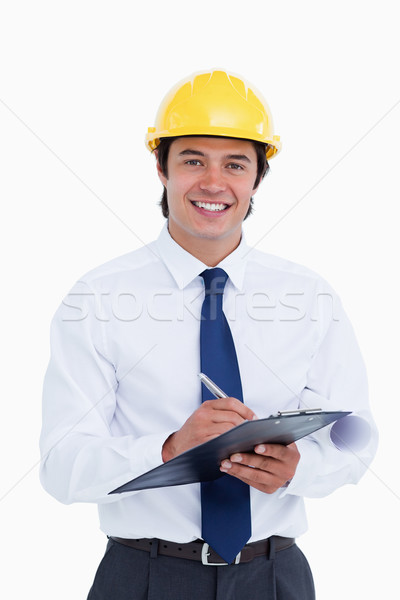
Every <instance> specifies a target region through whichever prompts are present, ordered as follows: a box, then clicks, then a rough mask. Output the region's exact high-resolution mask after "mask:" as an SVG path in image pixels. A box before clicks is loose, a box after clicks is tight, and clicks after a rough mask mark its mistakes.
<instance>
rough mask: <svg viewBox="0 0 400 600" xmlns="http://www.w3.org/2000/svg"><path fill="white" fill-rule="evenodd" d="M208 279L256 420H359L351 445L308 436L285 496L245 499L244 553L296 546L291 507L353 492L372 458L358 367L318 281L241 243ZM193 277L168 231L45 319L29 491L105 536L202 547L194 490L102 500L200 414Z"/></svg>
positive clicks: (189, 260) (338, 312)
mask: <svg viewBox="0 0 400 600" xmlns="http://www.w3.org/2000/svg"><path fill="white" fill-rule="evenodd" d="M218 266H219V267H221V268H223V269H224V270H225V271H226V272H227V273H228V275H229V279H228V281H227V284H226V288H225V293H224V301H223V302H224V312H225V314H226V316H227V318H228V321H229V324H230V327H231V330H232V334H233V338H234V340H235V345H236V351H237V355H238V361H239V366H240V372H241V378H242V386H243V395H244V401H245V403H246V404H247V405H248V406H249V407H250V408H251V409H252V410H253V411H254V412H255V413H256V415H257V416H258V417H260V418H261V417H267V416H269V415H270V414H272V413H276V412H277V411H284V410H290V409H295V408H298V407H300V408H306V407H307V408H322V409H325V410H351V411H353V414H356V415H358V416H359V417H361V419H359V423H362V424H363V425H362V427H361V428H360V427H358V429H359V430H360V431H361V434H362V435H361V437H360V436H359V439H358V441H354V444H352V443H351V438H350V437H349V436H348V432H347V429H348V428H347V429H346V428H344V429H342V430H340V429H339V430H337V431H338V437H337V438H336V445H335V444H334V443H333V442H332V439H331V428H329V427H328V428H325V429H323V430H320V431H319V432H317V433H315V434H313V435H310V436H308V437H307V438H304V439H302V440H300V441H298V442H297V446H298V449H299V452H300V455H301V458H300V462H299V464H298V467H297V471H296V474H295V476H294V478H293V479H292V481H291V482H290V483H289V485H287V486H286V487H283V488H282V489H280V490H278V491H276V492H275V493H274V494H265V493H262V492H260V491H257V490H255V489H254V488H251V513H252V537H251V539H250V541H255V540H259V539H263V538H266V537H268V536H270V535H273V534H277V535H283V536H290V537H297V536H299V535H300V534H302V533H303V532H304V531H305V530H306V528H307V522H306V515H305V510H304V501H303V496H309V497H319V496H324V495H326V494H329V493H330V492H332V491H333V490H335V489H336V488H337V487H339V486H341V485H343V484H346V483H356V482H357V481H358V480H359V478H360V477H361V475H362V474H363V473H364V472H365V470H366V468H367V466H368V464H369V463H370V461H371V460H372V457H373V455H374V452H375V449H376V444H377V433H376V429H375V425H374V423H373V420H372V417H371V415H370V412H369V408H368V400H367V381H366V374H365V369H364V364H363V361H362V358H361V355H360V352H359V349H358V346H357V342H356V340H355V337H354V333H353V330H352V327H351V325H350V323H349V321H348V319H347V317H346V315H345V313H344V312H343V309H342V306H341V304H340V301H339V300H338V298H337V295H336V294H335V292H334V291H333V290H332V289H331V288H330V287H329V285H328V284H327V283H326V282H325V281H324V280H322V279H321V278H320V277H319V276H318V275H316V274H315V273H313V272H311V271H309V270H308V269H306V268H304V267H301V266H298V265H296V264H293V263H291V262H288V261H286V260H283V259H280V258H277V257H274V256H270V255H267V254H264V253H261V252H259V251H258V250H252V249H251V248H249V247H248V246H247V245H246V243H245V241H244V239H243V238H242V241H241V243H240V245H239V246H238V248H237V249H236V250H235V251H234V252H233V253H232V254H230V255H229V256H228V257H227V258H225V259H224V260H223V261H222V262H221V263H220V264H219V265H218ZM205 268H207V267H206V265H204V264H203V263H202V262H200V261H199V260H198V259H196V258H195V257H193V256H192V255H191V254H189V253H188V252H186V251H185V250H184V249H183V248H182V247H181V246H179V245H178V244H177V243H176V242H175V241H174V240H173V239H172V238H171V237H170V235H169V233H168V228H167V224H166V225H165V227H164V229H163V230H162V232H161V234H160V237H159V238H158V240H157V241H155V242H153V243H151V244H149V245H148V246H145V247H143V248H141V249H139V250H136V251H134V252H131V253H129V254H127V255H124V256H122V257H119V258H117V259H114V260H112V261H110V262H108V263H106V264H105V265H102V266H100V267H98V268H96V269H94V270H93V271H91V272H90V273H88V274H87V275H85V276H84V277H83V278H82V279H81V280H79V281H78V282H77V283H76V285H75V286H74V287H73V288H72V290H71V292H70V293H69V294H68V295H67V296H66V298H65V299H64V301H63V303H62V305H61V306H60V308H59V310H58V311H57V313H56V315H55V317H54V319H53V322H52V329H51V359H50V363H49V367H48V370H47V373H46V377H45V383H44V399H43V429H42V435H41V452H42V457H43V459H42V465H41V481H42V484H43V486H44V487H45V489H46V490H47V491H48V492H49V493H50V494H52V495H53V496H54V497H55V498H57V499H58V500H60V501H61V502H64V503H66V504H69V503H72V502H95V503H97V504H98V507H99V515H100V527H101V529H102V531H103V532H104V533H105V534H107V535H113V536H119V537H125V538H141V537H147V538H152V537H158V538H162V539H168V540H172V541H175V542H182V543H183V542H187V541H191V540H193V539H196V538H200V537H201V515H200V484H191V485H183V486H176V487H169V488H160V489H153V490H145V491H140V492H129V493H125V494H121V495H119V494H115V495H108V493H109V492H110V491H111V490H113V489H115V488H117V487H118V486H120V485H122V484H124V483H126V482H127V481H129V480H131V479H133V478H134V477H137V476H138V475H140V474H142V473H144V472H146V471H148V470H149V469H152V468H154V467H156V466H157V465H159V464H161V463H162V458H161V450H162V445H163V443H164V441H165V440H166V438H167V437H168V436H169V435H170V434H171V433H172V432H174V431H176V430H177V429H179V428H180V427H181V426H182V424H183V423H184V421H185V420H186V419H187V418H188V417H189V416H190V415H191V414H192V413H193V412H194V411H195V410H196V409H197V408H198V407H199V405H200V403H201V388H200V386H201V383H200V381H199V379H198V373H199V371H200V349H199V337H200V312H201V306H202V302H203V299H204V282H203V279H202V278H201V277H200V276H199V274H200V273H201V272H202V271H203V270H204V269H205ZM216 383H217V384H218V382H216ZM210 398H212V395H211V394H210ZM349 418H351V417H348V418H347V419H349ZM344 420H346V419H344ZM338 423H340V421H339V422H338ZM356 429H357V428H356ZM341 442H342V443H341ZM339 446H340V447H342V449H339V448H338V447H339Z"/></svg>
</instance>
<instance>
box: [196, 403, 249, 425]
mask: <svg viewBox="0 0 400 600" xmlns="http://www.w3.org/2000/svg"><path fill="white" fill-rule="evenodd" d="M202 406H206V408H212V409H213V410H222V411H229V412H235V413H237V414H238V415H239V416H240V417H242V418H243V419H244V420H245V421H252V420H253V419H256V418H257V416H256V414H255V413H254V412H253V411H252V410H251V408H249V407H248V406H246V404H243V402H241V401H240V400H238V399H237V398H216V399H215V400H206V401H205V402H203V404H202Z"/></svg>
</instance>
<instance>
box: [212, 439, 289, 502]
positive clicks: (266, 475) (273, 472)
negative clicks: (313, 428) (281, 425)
mask: <svg viewBox="0 0 400 600" xmlns="http://www.w3.org/2000/svg"><path fill="white" fill-rule="evenodd" d="M299 460H300V454H299V451H298V450H297V446H296V444H294V443H293V444H289V446H281V445H280V444H260V445H258V446H256V447H255V448H254V453H245V452H241V453H240V454H232V455H231V456H230V457H229V459H227V460H223V461H222V463H221V467H220V469H221V471H222V472H223V473H228V474H229V475H232V476H233V477H237V478H238V479H241V480H242V481H244V482H245V483H247V484H248V485H250V486H252V487H254V488H256V489H257V490H260V491H261V492H265V493H266V494H273V493H274V492H276V490H278V489H279V488H281V487H282V486H283V485H284V484H285V483H287V482H288V481H290V480H291V479H292V477H293V476H294V474H295V472H296V467H297V465H298V462H299Z"/></svg>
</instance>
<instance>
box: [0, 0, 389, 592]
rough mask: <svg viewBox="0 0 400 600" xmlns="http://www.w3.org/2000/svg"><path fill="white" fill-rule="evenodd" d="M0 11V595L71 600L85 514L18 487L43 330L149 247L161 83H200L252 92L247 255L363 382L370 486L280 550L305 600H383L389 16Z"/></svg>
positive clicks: (267, 8) (325, 508)
mask: <svg viewBox="0 0 400 600" xmlns="http://www.w3.org/2000/svg"><path fill="white" fill-rule="evenodd" d="M0 7H1V8H0V194H1V209H2V219H1V236H0V239H1V244H2V249H1V258H2V267H1V295H0V300H1V317H2V320H1V331H2V334H1V351H2V361H1V365H2V374H1V414H2V419H1V436H0V456H1V482H0V498H1V500H0V520H1V529H0V532H1V539H0V553H1V556H2V557H1V566H2V575H1V578H0V595H1V597H2V598H6V599H8V598H10V599H11V598H12V599H14V598H15V599H20V598H25V597H28V596H29V597H31V596H36V595H37V597H38V598H42V599H53V598H57V599H58V600H62V599H66V600H71V599H75V598H76V599H78V598H86V594H87V592H88V590H89V587H90V585H91V582H92V580H93V577H94V573H95V570H96V568H97V565H98V562H99V560H100V558H101V555H102V554H103V551H104V547H105V539H104V536H103V534H101V532H100V531H99V529H98V521H97V511H96V507H95V506H93V505H82V504H77V505H72V506H63V505H61V504H59V503H57V502H56V501H55V500H53V499H52V498H51V497H50V496H48V495H47V494H46V493H45V492H44V491H43V490H42V489H41V487H40V484H39V482H38V462H39V453H38V437H39V431H40V421H41V386H42V380H43V375H44V372H45V369H46V365H47V361H48V358H49V346H48V332H49V324H50V319H51V317H52V315H53V313H54V311H55V310H56V308H57V306H58V304H59V303H60V301H61V299H62V297H63V295H64V294H65V293H66V292H67V291H68V290H69V289H70V287H71V286H72V285H73V283H74V282H75V280H76V279H77V278H78V277H79V276H80V275H82V274H83V273H84V272H86V271H87V270H89V269H91V268H92V267H95V266H96V265H98V264H100V263H102V262H104V261H106V260H108V259H110V258H112V257H114V256H117V255H119V254H123V253H125V252H128V251H130V250H131V249H134V248H137V247H140V246H141V245H142V243H143V242H148V241H151V240H152V239H154V238H155V237H156V236H157V235H158V232H159V230H160V228H161V226H162V224H163V218H162V216H161V212H160V209H159V207H158V206H157V202H158V199H159V196H160V192H161V186H160V183H159V182H158V180H157V178H156V174H155V166H154V159H153V157H152V156H151V155H150V154H149V153H148V152H147V150H146V149H145V146H144V143H143V139H144V134H145V131H146V130H147V127H148V126H150V125H152V124H153V119H154V116H155V112H156V109H157V107H158V104H159V102H160V100H161V98H162V96H163V95H164V94H165V93H166V91H167V90H168V89H169V88H170V87H171V85H172V84H174V83H175V82H176V81H178V80H180V79H181V78H183V77H185V76H186V75H188V74H190V73H192V72H193V71H197V70H204V69H207V68H211V67H222V68H226V69H228V70H231V71H233V72H236V73H239V74H242V75H243V76H244V77H245V78H247V79H248V80H250V81H251V82H253V83H254V84H255V85H256V87H258V88H259V89H260V90H262V92H263V94H264V95H265V97H266V98H267V100H268V102H269V104H270V107H271V109H272V112H273V115H274V120H275V128H276V133H278V134H280V135H281V137H282V141H283V151H282V153H281V154H280V155H279V156H278V157H276V158H275V159H273V161H271V173H270V174H269V175H268V177H267V179H266V180H265V182H264V184H263V186H262V187H261V189H260V190H259V192H258V194H257V196H256V213H255V215H254V216H253V217H251V218H250V219H249V220H248V221H247V222H246V233H247V240H248V242H249V243H250V244H252V245H257V247H258V248H259V249H261V250H264V251H266V252H270V253H272V254H277V255H280V256H284V257H286V258H288V259H290V260H293V261H295V262H299V263H302V264H305V265H307V266H308V267H310V268H312V269H314V270H316V271H318V272H319V273H320V274H321V275H323V276H324V277H325V278H326V279H327V280H328V281H329V282H330V283H331V284H332V285H333V287H334V288H335V289H336V290H337V292H338V293H339V295H340V296H341V298H342V300H343V303H344V306H345V308H346V310H347V312H348V314H349V316H350V319H351V320H352V322H353V325H354V328H355V330H356V334H357V337H358V339H359V343H360V346H361V349H362V352H363V355H364V358H365V361H366V364H367V369H368V373H369V380H370V391H371V404H372V408H373V412H374V415H375V418H376V421H377V424H378V427H379V430H380V448H379V451H378V454H377V457H376V459H375V461H374V463H373V465H372V468H371V469H370V470H369V472H368V473H367V474H366V476H365V477H364V478H363V480H362V481H361V482H360V484H359V485H358V486H356V487H354V486H349V487H346V488H343V489H341V490H338V491H337V492H335V493H334V494H333V495H332V496H330V497H328V498H325V499H319V500H312V501H308V502H307V505H308V515H309V525H310V530H309V532H308V533H307V534H306V535H305V536H304V537H303V538H302V539H301V540H300V546H301V547H302V549H303V550H304V551H305V553H306V555H307V556H308V558H309V561H310V563H311V566H312V569H313V573H314V577H315V582H316V587H317V593H318V598H319V600H330V599H336V598H338V597H340V598H345V599H353V598H362V599H363V600H368V599H372V598H374V599H375V598H377V597H380V596H381V595H382V594H383V591H382V587H383V586H384V587H385V589H387V590H391V592H390V596H391V597H395V596H396V593H397V592H396V590H398V589H399V586H398V558H397V556H396V554H397V552H396V546H394V544H393V540H394V539H395V538H396V536H398V535H399V508H400V503H399V500H400V481H399V468H398V445H397V443H396V437H397V431H398V425H396V422H397V423H398V421H399V419H400V406H399V387H398V378H397V375H398V372H399V352H398V347H399V339H400V331H399V311H398V302H399V286H398V277H399V269H398V259H399V244H398V240H397V238H398V231H397V230H398V211H397V206H398V204H399V201H400V198H399V177H398V171H399V167H398V163H399V132H400V130H399V126H400V83H399V76H398V73H399V51H400V43H399V34H398V22H399V21H398V15H397V8H398V3H397V2H396V1H395V0H393V1H387V0H381V1H380V2H379V3H378V2H370V1H368V0H363V1H361V0H353V1H350V0H346V1H344V0H335V1H334V2H333V1H325V2H321V1H312V0H305V1H303V2H298V1H297V0H296V1H295V0H286V1H285V2H283V1H281V2H278V1H276V0H275V1H270V0H263V1H256V0H247V1H246V2H244V1H243V0H242V1H237V0H229V2H228V1H226V2H218V1H216V0H212V1H211V0H203V1H202V2H197V3H196V2H183V1H182V2H181V1H179V0H169V1H168V2H165V1H155V0H153V1H152V2H148V3H146V4H140V5H139V3H136V2H134V1H131V2H128V1H121V0H114V1H113V2H111V1H110V2H105V1H85V0H80V1H79V2H78V1H76V0H72V1H71V0H69V1H68V2H66V1H65V2H58V1H54V0H52V1H43V0H39V1H35V2H29V1H25V2H23V1H18V0H12V1H11V0H10V1H5V2H4V1H3V2H1V4H0ZM293 207H294V208H293ZM292 208H293V209H292ZM286 213H288V214H286ZM285 214H286V216H285ZM276 223H278V224H277V225H276V226H275V227H274V225H275V224H276ZM271 229H272V231H271ZM227 600H229V599H227Z"/></svg>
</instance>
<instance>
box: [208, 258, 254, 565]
mask: <svg viewBox="0 0 400 600" xmlns="http://www.w3.org/2000/svg"><path fill="white" fill-rule="evenodd" d="M201 277H203V279H204V284H205V298H204V302H203V306H202V309H201V325H200V357H201V370H202V372H203V373H205V374H206V375H208V377H210V378H211V379H212V380H213V381H214V382H215V383H216V384H217V385H218V387H220V388H221V389H222V390H223V391H224V392H225V393H226V394H227V395H228V396H233V397H234V398H238V400H240V401H241V402H243V392H242V383H241V380H240V372H239V365H238V361H237V356H236V350H235V345H234V342H233V338H232V333H231V330H230V327H229V325H228V322H227V320H226V317H225V315H224V313H223V310H222V300H223V293H224V288H225V283H226V280H227V279H228V275H227V274H226V273H225V271H224V270H223V269H220V268H218V267H217V268H215V269H207V270H206V271H203V273H201ZM209 399H210V392H209V391H208V390H207V389H206V388H205V387H204V386H202V401H203V402H204V400H209ZM227 458H228V457H227ZM201 511H202V536H203V539H204V540H205V541H206V542H207V543H208V544H209V545H210V546H211V547H212V548H213V550H215V552H217V554H219V556H221V558H223V559H224V560H225V561H226V562H227V563H231V562H232V561H233V560H234V558H235V557H236V555H237V554H238V553H239V552H240V551H241V549H242V548H243V546H244V545H245V544H246V542H247V541H248V539H249V538H250V536H251V518H250V491H249V486H248V485H247V484H245V483H243V482H242V481H240V480H239V479H236V478H235V477H232V476H230V475H226V474H223V475H222V476H221V477H220V478H219V479H216V480H215V481H209V482H205V483H202V484H201Z"/></svg>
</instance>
